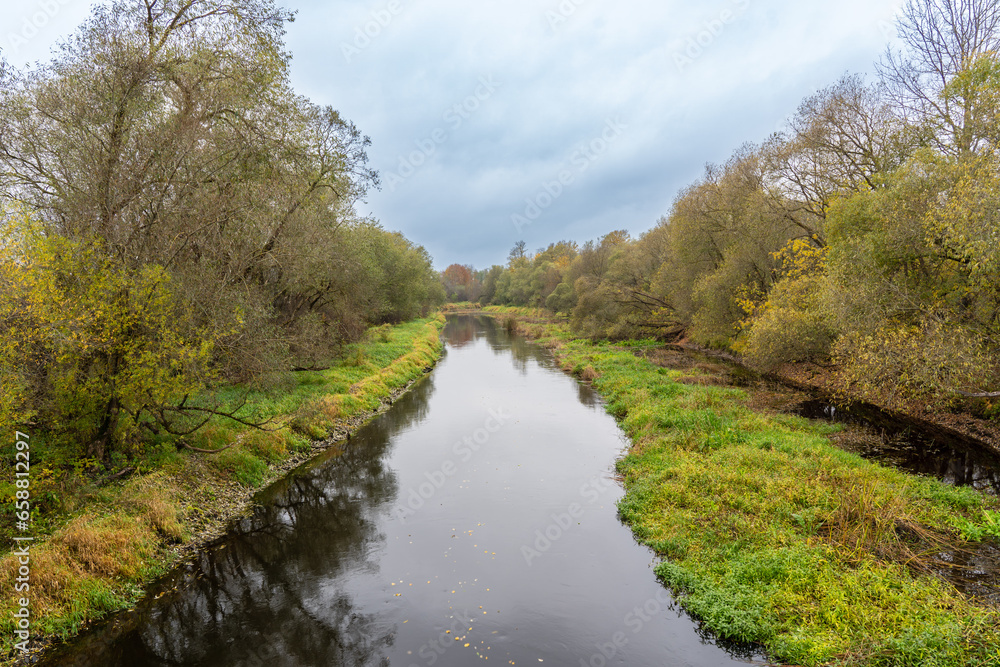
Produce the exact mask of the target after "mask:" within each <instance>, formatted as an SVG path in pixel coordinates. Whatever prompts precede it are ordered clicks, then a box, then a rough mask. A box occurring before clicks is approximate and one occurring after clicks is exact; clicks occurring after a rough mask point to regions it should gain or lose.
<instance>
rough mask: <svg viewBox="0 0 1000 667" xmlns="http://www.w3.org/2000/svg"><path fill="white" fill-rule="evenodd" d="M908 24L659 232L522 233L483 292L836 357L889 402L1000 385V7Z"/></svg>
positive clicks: (745, 350) (859, 386)
mask: <svg viewBox="0 0 1000 667" xmlns="http://www.w3.org/2000/svg"><path fill="white" fill-rule="evenodd" d="M898 29H899V36H900V38H901V42H902V44H903V46H904V48H903V50H902V51H894V50H888V51H887V52H886V54H885V56H884V57H883V58H882V59H881V61H880V63H878V73H879V77H878V80H877V81H875V82H874V83H866V82H865V81H864V80H863V79H862V78H861V77H859V76H845V77H843V78H842V79H841V80H840V81H838V82H836V83H835V84H833V85H832V86H830V87H828V88H826V89H825V90H822V91H820V92H818V93H816V94H815V95H812V96H810V97H809V98H807V99H805V100H804V101H803V102H802V104H801V106H800V107H799V108H798V110H797V112H796V113H795V114H794V115H793V116H792V117H791V118H790V119H789V120H788V121H787V125H786V128H785V129H784V131H782V132H779V133H777V134H775V135H773V136H772V137H770V138H769V139H768V140H767V141H765V142H763V143H762V144H746V145H744V146H742V147H740V148H739V149H738V150H737V151H736V152H735V153H734V154H733V155H732V157H730V158H729V160H728V161H726V162H725V163H724V164H722V165H717V166H710V167H708V168H707V170H706V172H705V175H704V176H703V177H702V178H701V179H699V180H698V181H697V182H695V183H693V184H691V185H690V186H688V187H687V188H686V189H684V190H683V191H682V192H681V193H680V194H679V195H678V197H677V198H676V200H675V202H674V204H673V207H672V209H671V211H670V213H669V214H668V215H667V216H665V217H664V218H662V219H661V220H660V221H659V223H658V224H657V225H656V226H655V227H654V228H653V229H652V230H650V231H648V232H646V233H645V234H643V235H642V236H641V237H640V238H637V239H632V238H629V235H628V234H627V233H626V232H622V231H616V232H611V233H609V234H607V235H606V236H604V237H602V238H601V239H599V240H597V241H592V242H588V243H586V244H584V245H583V246H578V245H577V244H576V243H573V242H566V241H563V242H560V243H555V244H552V245H550V246H549V247H548V248H545V249H542V250H539V251H538V252H536V253H535V254H534V255H530V254H527V253H526V252H525V249H524V244H523V243H521V244H518V246H516V247H515V248H514V250H513V251H512V252H511V255H510V257H509V258H508V262H507V264H506V266H494V267H492V268H491V269H489V270H488V271H483V272H480V275H481V279H482V294H481V296H480V299H481V300H482V301H483V302H484V303H494V304H517V305H531V306H546V307H548V308H549V309H551V310H553V311H558V312H561V313H566V314H568V315H569V316H570V317H571V322H572V324H573V326H574V327H576V328H577V330H579V331H581V332H583V333H585V334H587V335H590V336H595V337H608V338H626V337H643V336H655V337H659V338H665V339H670V338H678V337H681V336H688V337H690V339H692V340H694V341H696V342H698V343H702V344H704V345H709V346H714V347H718V348H729V349H732V350H736V351H738V352H740V353H742V354H743V355H744V356H745V358H746V359H747V360H749V361H750V362H751V363H753V364H755V365H757V366H759V367H761V368H764V369H774V368H776V367H778V366H780V365H782V364H784V363H787V362H812V363H814V364H818V365H822V366H832V367H835V368H836V369H837V377H838V378H839V381H840V382H841V383H842V385H843V386H844V387H846V388H849V389H850V390H851V391H852V392H853V393H854V394H855V395H861V396H868V397H872V398H878V399H880V400H883V401H889V402H891V401H893V400H900V401H902V400H909V399H911V398H913V397H921V398H924V399H930V400H934V401H941V402H944V403H948V402H952V401H954V400H955V399H956V398H960V397H961V396H963V395H977V396H981V397H985V396H983V395H989V394H995V392H997V391H998V390H1000V56H998V51H1000V4H998V3H996V2H993V1H986V0H968V1H966V0H962V1H959V0H909V1H908V2H907V3H906V4H905V6H904V8H903V10H902V14H901V17H900V18H899V22H898ZM993 397H994V398H995V396H993Z"/></svg>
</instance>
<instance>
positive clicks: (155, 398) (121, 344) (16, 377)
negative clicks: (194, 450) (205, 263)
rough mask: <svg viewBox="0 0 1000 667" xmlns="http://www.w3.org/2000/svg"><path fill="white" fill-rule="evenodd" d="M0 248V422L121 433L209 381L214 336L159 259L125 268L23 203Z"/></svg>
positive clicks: (78, 437) (119, 436) (78, 432)
mask: <svg viewBox="0 0 1000 667" xmlns="http://www.w3.org/2000/svg"><path fill="white" fill-rule="evenodd" d="M0 248H3V252H4V254H5V259H6V260H7V261H4V262H3V263H2V264H0V287H2V289H0V351H2V352H3V354H2V356H0V359H2V361H0V377H3V379H4V383H3V388H2V389H0V421H2V422H3V423H7V424H8V425H10V424H24V423H26V422H29V421H30V420H31V419H33V418H35V417H36V416H38V415H40V414H41V413H43V412H44V417H45V423H46V427H47V428H51V429H53V431H55V432H56V433H57V434H58V433H61V434H64V435H65V436H66V437H67V438H69V439H71V440H72V441H75V442H81V443H88V444H89V443H90V442H91V441H92V440H93V439H94V438H96V437H98V436H101V437H104V436H105V435H107V436H109V437H108V438H105V440H107V441H109V442H110V441H114V442H122V441H125V440H127V439H129V438H131V437H132V436H133V435H134V434H135V432H136V431H137V430H138V428H139V426H140V424H141V423H142V422H143V421H144V420H145V421H149V420H151V419H152V418H153V415H154V414H155V410H156V409H157V408H158V407H160V406H164V405H169V404H171V403H172V402H177V401H179V400H180V399H181V398H182V397H183V396H185V395H187V394H192V393H194V392H196V391H197V390H198V389H199V388H201V387H202V386H204V384H205V383H206V381H207V380H209V379H210V377H211V373H210V371H209V368H210V366H209V364H210V361H211V358H212V352H213V340H214V339H213V337H212V336H211V335H210V333H209V332H207V331H202V330H198V329H197V328H196V327H194V326H193V325H192V324H191V322H190V320H189V318H188V317H187V316H186V314H185V312H184V310H183V309H182V308H181V307H180V305H179V304H178V299H177V298H176V297H175V295H174V293H173V289H172V281H171V277H170V275H169V274H168V273H167V271H166V270H164V269H163V268H162V267H159V266H156V265H145V266H143V267H141V268H138V269H130V268H128V267H125V266H122V265H120V264H119V263H118V262H116V261H115V260H113V259H112V258H110V257H108V256H107V254H106V253H104V252H103V250H102V247H101V244H100V243H98V242H91V243H84V242H81V241H74V240H70V239H67V238H64V237H61V236H59V235H57V234H53V233H48V232H45V231H44V230H43V229H42V228H41V226H40V225H39V224H38V223H36V222H35V221H33V220H32V219H31V218H30V216H28V215H26V214H24V213H23V212H16V213H14V214H11V215H8V216H7V218H6V219H5V220H4V221H3V226H2V227H0ZM122 417H126V418H122ZM94 453H95V454H96V455H99V456H103V455H105V454H106V453H107V452H104V451H99V452H98V451H95V452H94Z"/></svg>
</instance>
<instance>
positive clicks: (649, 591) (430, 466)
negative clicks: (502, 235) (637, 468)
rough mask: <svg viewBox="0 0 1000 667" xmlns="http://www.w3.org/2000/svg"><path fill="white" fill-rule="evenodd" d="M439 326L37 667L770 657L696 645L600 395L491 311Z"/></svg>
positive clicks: (687, 663) (704, 642)
mask: <svg viewBox="0 0 1000 667" xmlns="http://www.w3.org/2000/svg"><path fill="white" fill-rule="evenodd" d="M444 335H445V339H446V350H445V354H444V357H443V358H442V360H441V362H440V363H439V365H438V367H437V368H436V369H435V370H434V372H433V373H432V374H430V375H429V376H427V377H426V378H424V379H422V380H421V381H420V382H418V383H417V384H416V385H415V386H414V387H413V388H412V389H411V391H409V392H408V393H407V394H406V395H404V396H403V397H401V398H400V399H399V400H398V401H396V403H395V405H393V406H392V408H391V409H390V410H389V411H388V412H386V413H384V414H383V415H381V416H379V417H377V418H376V419H375V420H373V421H372V422H371V423H370V424H369V425H367V426H366V427H365V428H363V429H361V430H359V431H358V432H357V433H356V434H355V436H354V437H352V438H351V440H350V441H348V442H347V443H344V444H342V445H341V446H339V447H337V448H334V449H332V450H330V451H328V452H327V453H326V454H324V455H323V456H321V457H319V458H318V459H315V460H313V461H312V462H310V463H309V464H307V465H305V466H303V467H302V468H300V469H298V470H296V471H295V472H293V473H292V474H291V475H289V476H288V477H287V478H285V479H283V480H281V481H280V482H278V483H276V484H275V485H273V486H272V487H270V488H268V489H266V490H265V491H264V492H262V493H261V494H260V496H259V497H258V501H259V503H260V506H259V508H258V509H257V511H256V512H255V513H254V514H253V515H252V516H250V517H248V518H246V519H244V520H242V521H241V522H239V523H238V525H236V526H234V527H233V529H232V530H231V531H230V533H229V534H228V535H227V536H226V537H225V538H224V539H223V540H220V541H219V542H218V543H216V544H214V545H213V546H211V547H210V548H208V549H206V550H205V551H203V552H202V553H200V554H199V556H198V557H197V558H196V559H195V560H194V561H193V562H191V563H189V564H187V565H186V566H185V567H183V568H180V569H178V570H177V571H176V572H174V573H172V574H171V575H169V576H167V577H165V578H164V579H163V580H162V581H160V582H157V583H156V584H154V586H152V587H151V588H150V590H149V594H148V595H147V598H146V599H145V600H144V601H143V602H142V603H141V604H140V605H139V606H138V608H137V609H136V610H134V611H130V612H125V613H121V614H118V615H116V616H115V617H113V618H112V619H110V620H108V621H106V622H103V623H101V624H99V625H98V626H97V627H95V628H92V629H90V630H88V631H87V632H85V633H84V634H83V635H82V636H80V637H79V638H77V639H75V640H73V641H72V642H70V643H69V644H68V645H66V646H64V647H62V648H61V649H59V650H57V651H55V652H53V653H52V654H50V655H49V656H48V658H47V659H46V660H45V661H43V663H42V664H44V665H51V666H54V665H101V666H102V667H105V666H107V667H111V666H116V665H121V666H123V667H125V666H128V667H142V666H152V665H156V666H166V665H193V666H194V665H204V666H206V667H208V666H211V667H218V666H221V665H239V666H261V667H263V666H267V667H279V666H293V665H294V666H305V665H309V666H313V665H324V666H326V665H330V666H337V665H344V666H355V665H393V666H400V667H424V666H426V667H430V666H432V665H438V666H444V667H449V666H467V665H472V664H478V662H479V661H480V660H482V661H484V662H486V661H487V660H492V661H493V662H492V663H488V664H494V665H543V664H547V665H571V666H574V667H576V666H578V665H591V666H593V667H604V666H605V665H629V666H631V667H641V666H644V665H649V666H653V665H656V666H666V665H669V666H672V667H673V666H676V667H719V666H722V665H734V664H747V663H754V664H762V663H763V657H762V656H760V655H758V654H755V653H754V652H753V650H752V649H749V648H748V647H740V646H720V645H719V644H718V643H717V642H715V641H713V640H712V639H711V638H707V637H704V636H703V635H702V634H701V633H699V630H698V627H697V625H696V624H695V623H694V622H692V621H691V620H690V619H689V618H688V617H686V616H685V615H684V614H683V613H682V612H679V611H678V609H677V607H676V604H675V603H674V602H673V601H672V600H671V598H670V596H669V595H668V593H667V591H665V590H664V589H663V588H662V587H661V586H660V584H659V583H658V582H657V581H656V579H655V577H654V575H653V572H652V569H651V564H652V563H653V562H654V555H653V554H652V552H651V551H649V550H648V549H647V548H645V547H642V546H640V545H638V544H637V543H636V542H635V541H634V540H633V538H632V536H631V533H630V531H629V530H628V528H627V527H626V526H624V525H622V524H621V522H620V521H619V520H618V518H617V515H616V509H615V508H616V505H615V504H616V502H617V500H618V499H619V498H620V497H621V496H622V489H621V486H620V484H619V483H618V481H617V480H616V479H615V477H614V461H615V460H616V458H618V457H619V456H620V455H621V453H622V450H623V449H624V448H625V447H626V445H627V441H626V439H625V436H624V435H623V434H622V432H621V431H620V430H619V429H618V427H617V425H616V424H615V421H614V420H613V419H612V418H611V417H610V416H609V415H608V414H606V412H605V411H604V407H603V405H602V403H601V401H600V400H599V398H598V396H597V395H596V394H595V393H594V391H593V390H592V389H590V388H589V387H587V386H585V385H583V384H580V383H579V382H578V381H576V380H575V379H573V378H572V377H570V376H568V375H566V374H564V373H562V372H561V371H560V370H559V369H558V368H557V367H556V365H555V363H554V361H553V359H552V357H551V355H549V354H548V353H547V352H545V351H544V350H541V349H540V348H538V347H537V346H535V345H533V344H531V343H528V342H526V341H524V340H523V339H521V338H518V337H511V336H509V335H507V333H506V332H504V331H503V330H501V329H500V328H499V327H497V326H496V325H495V324H494V323H493V321H492V320H490V319H488V318H480V317H474V316H459V317H452V318H451V319H449V322H448V324H447V326H446V329H445V334H444Z"/></svg>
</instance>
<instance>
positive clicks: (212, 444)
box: [0, 316, 445, 666]
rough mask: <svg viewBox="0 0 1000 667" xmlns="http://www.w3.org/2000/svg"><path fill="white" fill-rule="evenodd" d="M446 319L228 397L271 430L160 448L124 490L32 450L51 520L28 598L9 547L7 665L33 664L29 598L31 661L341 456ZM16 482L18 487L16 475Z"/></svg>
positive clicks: (226, 428) (4, 602) (4, 566)
mask: <svg viewBox="0 0 1000 667" xmlns="http://www.w3.org/2000/svg"><path fill="white" fill-rule="evenodd" d="M444 321H445V320H444V317H443V316H437V317H435V318H430V319H424V320H418V321H415V322H410V323H407V324H402V325H399V326H396V327H388V326H384V327H379V328H376V329H373V330H372V331H371V332H370V333H369V336H368V337H367V340H366V341H364V342H362V343H359V344H357V345H353V346H351V347H350V348H349V349H348V351H347V354H346V355H345V356H344V358H343V359H341V360H339V361H338V362H336V363H334V364H333V365H332V366H331V367H330V368H328V369H325V370H318V371H307V372H300V373H296V374H295V376H294V379H292V380H289V381H287V382H284V383H279V384H278V385H276V386H274V387H271V388H268V389H258V390H251V391H249V392H248V391H247V390H242V389H240V388H237V387H233V388H230V389H228V390H225V391H220V392H218V396H217V398H219V399H220V400H223V401H230V402H236V401H239V402H243V401H244V400H245V402H246V406H245V408H244V410H245V412H244V413H242V414H247V415H253V417H254V418H256V419H260V420H270V422H269V424H268V427H267V429H268V430H266V431H256V430H250V429H247V428H243V427H238V426H231V425H226V424H219V425H211V426H208V427H205V428H204V429H202V430H201V431H199V432H197V433H196V434H195V435H193V436H190V437H189V438H188V439H187V440H186V441H184V442H178V441H176V440H169V441H168V440H164V441H161V442H156V443H151V444H150V445H149V446H148V447H147V448H146V450H145V451H144V453H143V455H142V457H141V458H140V459H139V460H138V461H136V462H134V463H133V464H130V466H129V467H130V468H135V471H134V473H133V474H131V476H125V475H123V476H122V478H121V479H118V480H108V479H107V478H103V479H90V478H89V477H88V476H87V475H86V474H85V473H81V471H80V470H75V471H74V470H73V469H72V468H70V469H68V470H67V469H63V468H60V467H57V466H56V465H55V460H56V459H57V458H58V457H57V455H58V453H57V452H54V451H46V450H45V448H44V445H43V444H42V445H39V446H38V447H37V448H36V447H35V445H33V446H32V469H31V470H32V472H31V483H32V497H33V498H37V499H38V501H37V503H38V504H39V505H41V507H42V509H43V510H45V511H44V514H43V515H42V516H41V517H40V518H39V519H36V520H35V522H34V524H33V526H32V528H33V529H34V531H35V532H34V533H26V534H25V535H30V536H31V537H33V538H34V540H35V541H34V542H31V543H30V551H29V553H30V557H29V558H28V560H29V565H28V566H27V567H28V568H29V579H28V582H27V583H28V584H29V585H30V588H29V589H27V591H24V592H18V591H15V590H14V581H15V577H17V576H18V569H19V567H20V566H21V563H19V556H18V555H17V554H16V553H13V552H11V551H10V549H9V548H8V551H7V553H6V554H5V555H4V556H3V557H2V558H0V571H2V572H3V576H4V581H6V582H9V584H8V586H9V587H5V589H4V595H3V597H2V598H0V614H2V620H0V655H2V656H3V657H2V659H0V665H4V666H6V665H12V664H18V663H19V662H22V661H24V660H26V659H27V658H28V656H25V655H24V654H22V653H21V652H20V651H19V650H16V649H15V643H16V642H18V641H21V640H20V639H18V638H16V635H15V630H16V626H15V623H16V621H17V619H15V618H14V614H15V613H17V612H18V610H19V609H20V608H21V604H20V599H21V598H22V597H24V598H26V599H28V600H29V602H30V605H29V607H28V608H29V612H30V617H29V627H30V634H31V638H30V642H29V646H30V648H31V649H32V653H34V652H36V651H37V650H38V649H39V648H40V647H43V646H44V645H45V644H46V643H49V642H51V641H53V640H57V639H64V638H67V637H70V636H72V635H74V634H76V633H78V632H79V631H80V630H81V629H83V628H84V627H85V626H86V625H87V624H88V623H91V622H92V621H94V620H96V619H98V618H101V617H102V616H104V615H106V614H108V613H111V612H114V611H117V610H120V609H125V608H128V607H130V606H132V605H134V604H135V602H136V601H137V600H138V599H139V598H140V597H141V596H142V595H143V588H144V585H145V584H146V583H147V582H149V581H150V580H152V579H154V578H155V577H157V576H159V575H161V574H163V573H164V572H166V571H168V570H169V569H170V568H172V567H175V566H176V565H177V564H178V563H179V562H180V561H182V560H183V559H184V558H185V557H187V556H189V555H191V554H192V553H194V552H195V551H196V550H197V549H198V548H199V547H201V546H203V545H205V544H207V543H209V542H211V541H212V540H214V539H215V538H217V537H218V536H219V535H221V534H222V533H223V532H224V531H225V529H226V527H227V526H228V524H229V523H230V522H231V521H232V520H233V519H234V518H237V517H239V516H241V515H243V514H245V513H246V512H248V511H249V510H250V509H251V508H252V506H253V500H252V499H253V496H254V494H255V493H256V492H257V491H258V490H259V489H261V488H263V487H264V486H266V485H267V484H269V483H270V482H272V481H274V480H276V479H279V478H280V477H282V476H283V475H284V474H285V473H286V472H287V471H288V470H291V469H292V468H294V467H296V466H298V465H299V464H301V463H303V462H305V461H307V460H309V459H310V458H312V457H313V456H315V455H316V454H317V453H319V452H320V451H322V450H324V449H328V448H330V447H332V446H336V444H337V443H338V442H340V441H342V440H343V439H344V438H345V437H349V436H350V433H351V432H353V431H355V430H356V429H357V428H358V427H359V426H360V425H362V424H363V423H365V422H366V421H368V420H370V419H371V418H372V417H373V416H374V415H376V414H378V413H379V412H381V411H382V410H384V409H385V408H386V407H387V406H388V405H390V404H391V403H392V402H393V401H394V400H395V398H396V397H398V396H399V395H400V394H401V393H403V392H404V391H406V389H407V388H408V387H409V386H410V385H411V384H412V383H413V382H414V381H416V380H417V379H418V378H420V377H422V376H423V375H424V374H425V373H426V372H427V371H428V370H429V369H430V368H431V367H432V366H433V365H434V364H435V363H436V362H437V360H438V359H439V358H440V355H441V350H442V346H441V341H440V332H441V329H442V327H443V325H444ZM184 446H186V447H187V448H184ZM192 448H193V449H192ZM223 448H225V449H224V451H221V450H223ZM196 449H197V450H220V451H219V452H218V453H215V454H205V453H200V452H197V451H194V450H196ZM6 465H7V466H8V467H12V462H8V463H7V464H6ZM124 470H125V472H126V473H128V472H129V468H125V469H124ZM7 473H8V474H6V475H5V476H4V478H5V479H7V480H13V479H14V474H13V470H8V471H7ZM8 486H10V489H9V490H6V489H5V490H6V491H7V493H5V496H8V497H10V498H13V496H14V492H13V489H14V485H13V483H12V482H11V483H10V484H8ZM8 516H12V515H11V513H8ZM8 530H10V528H9V527H8ZM5 536H6V537H7V539H6V542H7V543H8V544H11V537H10V536H9V535H5Z"/></svg>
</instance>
